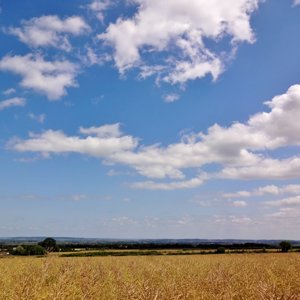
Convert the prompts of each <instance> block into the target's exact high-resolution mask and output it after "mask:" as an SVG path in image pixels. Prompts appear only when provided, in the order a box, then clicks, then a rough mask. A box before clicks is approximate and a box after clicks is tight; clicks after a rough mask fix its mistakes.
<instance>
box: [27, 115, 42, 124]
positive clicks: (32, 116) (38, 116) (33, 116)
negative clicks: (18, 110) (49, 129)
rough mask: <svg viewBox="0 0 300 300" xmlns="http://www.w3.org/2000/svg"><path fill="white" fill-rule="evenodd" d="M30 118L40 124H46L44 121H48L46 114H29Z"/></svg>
mask: <svg viewBox="0 0 300 300" xmlns="http://www.w3.org/2000/svg"><path fill="white" fill-rule="evenodd" d="M28 117H29V118H30V119H31V120H34V121H37V122H38V123H44V121H45V119H46V115H45V114H40V115H35V114H33V113H29V114H28Z"/></svg>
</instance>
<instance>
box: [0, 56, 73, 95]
mask: <svg viewBox="0 0 300 300" xmlns="http://www.w3.org/2000/svg"><path fill="white" fill-rule="evenodd" d="M0 70H3V71H9V72H12V73H14V74H17V75H20V76H21V77H22V80H21V86H22V87H24V88H29V89H32V90H34V91H36V92H39V93H41V94H44V95H46V96H47V97H48V99H50V100H57V99H59V98H61V97H62V96H64V95H65V94H66V88H68V87H74V86H76V82H75V76H76V74H77V66H76V65H75V64H73V63H71V62H69V61H67V60H62V61H58V60H57V61H52V62H51V61H46V60H44V58H43V57H41V56H39V55H33V54H27V55H25V56H19V55H15V56H9V55H7V56H5V57H3V58H2V59H1V60H0Z"/></svg>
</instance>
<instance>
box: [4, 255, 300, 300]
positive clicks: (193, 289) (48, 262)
mask: <svg viewBox="0 0 300 300" xmlns="http://www.w3.org/2000/svg"><path fill="white" fill-rule="evenodd" d="M299 274H300V255H299V254H298V253H288V254H283V253H271V254H244V255H238V254H227V255H193V256H144V257H139V256H134V257H133V256H132V257H131V256H126V257H78V258H67V257H66V258H63V257H57V256H48V257H45V258H35V257H13V258H3V259H0V299H1V300H2V299H3V300H10V299H12V300H15V299H16V300H22V299H24V300H28V299H30V300H35V299H49V300H50V299H51V300H55V299H57V300H58V299H59V300H63V299H72V300H73V299H75V300H76V299H78V300H79V299H87V300H91V299H97V300H98V299H100V300H102V299H103V300H106V299H116V300H117V299H118V300H119V299H120V300H123V299H124V300H125V299H128V300H135V299H141V300H142V299H145V300H148V299H149V300H151V299H153V300H154V299H156V300H160V299H161V300H172V299H208V300H214V299H218V300H219V299H226V300H227V299H228V300H229V299H237V300H240V299H241V300H243V299H247V300H248V299H253V300H257V299H263V300H265V299H269V300H271V299H281V300H285V299H286V300H288V299H289V300H298V299H300V276H299Z"/></svg>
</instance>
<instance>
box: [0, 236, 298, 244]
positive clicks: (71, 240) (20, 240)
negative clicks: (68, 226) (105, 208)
mask: <svg viewBox="0 0 300 300" xmlns="http://www.w3.org/2000/svg"><path fill="white" fill-rule="evenodd" d="M45 238H46V237H45V236H38V237H0V244H32V243H33V244H34V243H38V242H40V241H42V240H43V239H45ZM53 238H54V239H55V240H56V241H57V243H59V244H128V245H132V244H140V245H143V244H153V245H191V246H196V245H212V244H219V245H233V244H246V243H254V244H267V245H270V246H272V245H274V246H275V245H278V244H279V243H280V242H281V241H282V240H268V239H264V240H251V239H111V238H76V237H53ZM289 241H290V243H291V244H292V245H293V246H296V245H297V246H299V245H300V240H289Z"/></svg>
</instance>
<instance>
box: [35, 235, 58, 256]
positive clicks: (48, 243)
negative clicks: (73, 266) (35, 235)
mask: <svg viewBox="0 0 300 300" xmlns="http://www.w3.org/2000/svg"><path fill="white" fill-rule="evenodd" d="M39 245H40V246H42V247H43V248H45V249H46V250H47V251H48V252H57V251H59V247H58V246H57V244H56V240H55V239H53V238H50V237H49V238H46V239H44V240H43V241H42V242H40V243H39Z"/></svg>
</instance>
